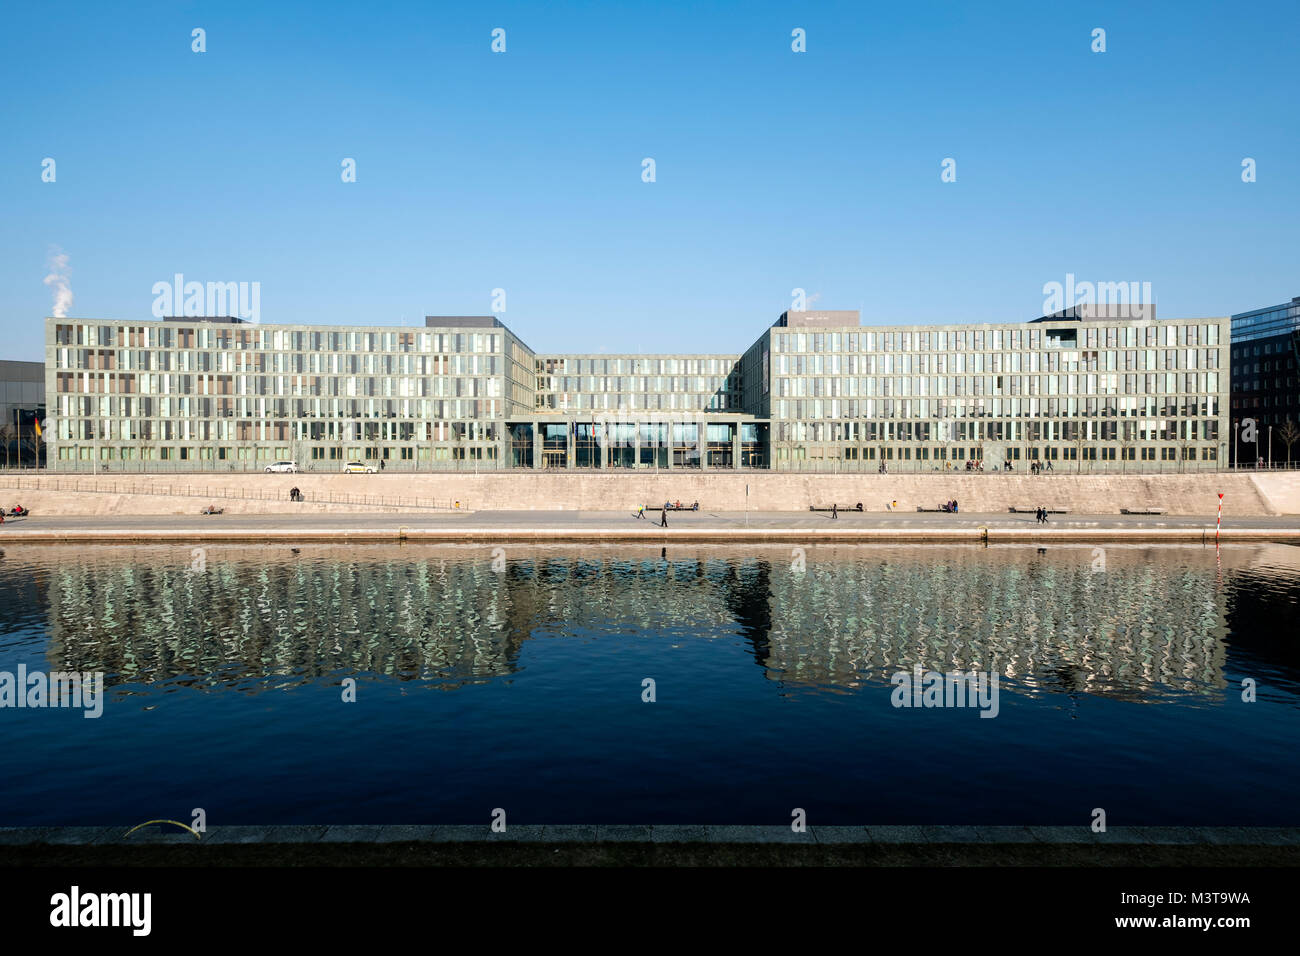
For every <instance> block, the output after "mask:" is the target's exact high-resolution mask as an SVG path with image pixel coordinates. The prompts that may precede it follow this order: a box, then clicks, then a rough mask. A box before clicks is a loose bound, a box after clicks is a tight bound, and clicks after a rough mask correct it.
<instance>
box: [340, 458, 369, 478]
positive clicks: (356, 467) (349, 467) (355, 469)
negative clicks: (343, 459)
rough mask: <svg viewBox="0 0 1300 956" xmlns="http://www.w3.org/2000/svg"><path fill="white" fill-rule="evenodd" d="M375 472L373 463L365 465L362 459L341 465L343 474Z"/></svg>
mask: <svg viewBox="0 0 1300 956" xmlns="http://www.w3.org/2000/svg"><path fill="white" fill-rule="evenodd" d="M374 473H375V466H374V465H367V464H366V463H365V462H364V461H350V462H348V463H347V464H346V465H344V466H343V474H345V475H373V474H374Z"/></svg>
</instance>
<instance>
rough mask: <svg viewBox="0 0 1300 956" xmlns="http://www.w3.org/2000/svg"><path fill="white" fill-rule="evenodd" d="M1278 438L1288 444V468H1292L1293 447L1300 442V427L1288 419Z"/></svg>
mask: <svg viewBox="0 0 1300 956" xmlns="http://www.w3.org/2000/svg"><path fill="white" fill-rule="evenodd" d="M1277 437H1278V438H1280V439H1282V441H1283V442H1285V443H1286V466H1287V467H1288V468H1290V467H1291V446H1292V445H1294V444H1295V443H1296V442H1297V441H1300V427H1297V426H1296V423H1295V422H1294V421H1292V420H1291V419H1289V418H1288V419H1287V420H1286V421H1285V422H1284V423H1283V425H1282V428H1281V429H1280V430H1279V431H1278V433H1277Z"/></svg>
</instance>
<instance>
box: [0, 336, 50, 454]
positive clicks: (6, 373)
mask: <svg viewBox="0 0 1300 956" xmlns="http://www.w3.org/2000/svg"><path fill="white" fill-rule="evenodd" d="M44 419H45V364H44V363H43V362H8V361H0V459H2V461H3V465H4V467H6V468H20V467H21V468H36V467H39V466H40V465H43V464H44V463H45V456H44V451H43V447H42V444H41V440H40V438H39V437H38V436H37V433H36V423H37V422H38V421H40V422H41V423H42V426H43V424H44Z"/></svg>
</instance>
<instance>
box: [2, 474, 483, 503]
mask: <svg viewBox="0 0 1300 956" xmlns="http://www.w3.org/2000/svg"><path fill="white" fill-rule="evenodd" d="M0 488H5V489H14V490H27V491H70V492H76V493H81V494H115V495H159V496H163V497H171V498H177V497H180V498H207V499H227V500H229V499H234V500H239V501H285V502H287V501H289V499H288V497H287V495H286V493H285V492H284V491H262V490H260V489H256V490H254V489H241V488H210V487H204V488H197V487H195V486H193V485H179V484H162V483H159V482H142V483H138V484H137V483H133V482H128V481H119V480H105V479H101V478H55V477H39V478H38V477H33V476H30V475H29V476H26V477H21V476H10V475H8V474H3V475H0ZM289 503H291V504H297V502H289ZM303 503H304V504H332V505H363V506H368V507H374V508H400V509H409V510H412V511H467V510H469V502H468V501H467V500H465V499H463V498H461V499H454V498H447V499H441V500H439V499H434V498H399V497H392V496H387V495H353V494H325V495H315V494H313V495H304V497H303Z"/></svg>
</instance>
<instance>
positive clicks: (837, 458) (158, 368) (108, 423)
mask: <svg viewBox="0 0 1300 956" xmlns="http://www.w3.org/2000/svg"><path fill="white" fill-rule="evenodd" d="M1227 348H1228V319H1227V318H1217V319H1186V320H1183V319H1164V320H1157V319H1156V318H1155V316H1154V310H1151V311H1150V312H1149V314H1144V315H1143V317H1141V318H1137V319H1134V318H1125V319H1121V318H1113V317H1108V316H1106V315H1103V314H1099V313H1097V314H1094V313H1082V312H1080V313H1076V314H1070V315H1066V314H1061V315H1056V316H1051V317H1045V318H1043V319H1039V320H1034V321H1032V322H1020V323H1008V324H999V325H945V326H872V327H863V326H861V325H860V323H859V317H858V313H857V312H801V313H796V312H791V313H786V314H784V315H782V316H781V317H780V318H779V319H778V320H777V322H776V323H775V324H774V325H773V326H772V327H771V328H769V329H766V330H765V331H764V332H763V333H762V335H761V336H760V337H759V339H758V341H757V342H755V343H754V345H753V346H751V347H750V348H749V349H748V350H747V351H745V352H744V353H743V354H740V355H604V354H582V355H573V354H565V355H560V354H538V353H535V352H534V351H533V350H532V349H531V348H529V347H528V346H527V345H526V344H525V343H524V342H523V341H522V340H521V339H520V338H519V337H518V336H516V335H515V334H514V333H513V332H511V331H510V330H509V329H508V328H507V327H506V326H504V325H503V324H502V323H501V322H500V321H499V320H498V319H497V318H495V317H492V316H450V317H447V316H442V317H439V316H430V317H427V318H426V321H425V327H424V328H410V327H373V326H365V327H343V326H304V325H264V324H259V325H250V324H246V323H243V322H240V321H239V320H228V319H227V320H207V319H192V318H191V319H173V320H163V321H161V322H159V321H149V322H128V321H117V320H106V319H56V318H50V319H47V320H46V353H47V354H46V368H45V387H46V402H47V404H48V412H49V419H48V422H49V427H48V429H47V432H46V435H45V438H46V441H47V443H48V464H49V467H50V468H51V469H54V470H60V471H139V470H184V471H191V470H199V471H209V470H210V471H254V470H260V469H262V468H264V467H266V466H267V465H269V464H270V463H271V462H273V461H279V460H289V459H291V460H295V461H297V462H298V465H299V467H300V468H302V469H304V470H317V471H337V470H340V469H341V468H342V466H343V465H344V463H345V462H349V461H362V462H365V463H368V464H371V465H373V466H375V467H376V468H381V467H382V468H393V469H396V470H401V471H431V470H448V469H485V470H491V469H500V468H530V469H644V468H651V469H655V468H663V469H673V468H688V469H706V470H707V469H748V468H762V469H768V468H775V469H780V470H837V471H879V470H882V469H883V470H891V471H899V470H901V471H909V472H913V471H935V470H950V469H953V468H964V467H966V462H979V463H981V465H982V467H983V468H984V469H985V470H991V469H992V468H993V467H998V468H1005V467H1006V465H1007V463H1010V464H1011V466H1012V468H1014V469H1016V470H1021V469H1024V468H1026V467H1027V466H1028V464H1029V463H1030V462H1034V461H1042V462H1044V463H1049V462H1050V463H1051V464H1052V466H1053V468H1054V470H1060V469H1067V468H1068V469H1069V470H1078V471H1123V470H1156V471H1174V470H1178V471H1185V470H1198V469H1212V468H1217V467H1221V464H1220V463H1222V462H1225V461H1226V459H1225V457H1224V456H1225V453H1226V445H1227V444H1230V442H1229V439H1230V437H1231V436H1230V435H1229V429H1228V424H1227V412H1228V408H1227V387H1228V379H1227V375H1226V373H1225V372H1224V371H1223V369H1224V365H1225V362H1226V358H1227V356H1226V351H1227Z"/></svg>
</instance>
